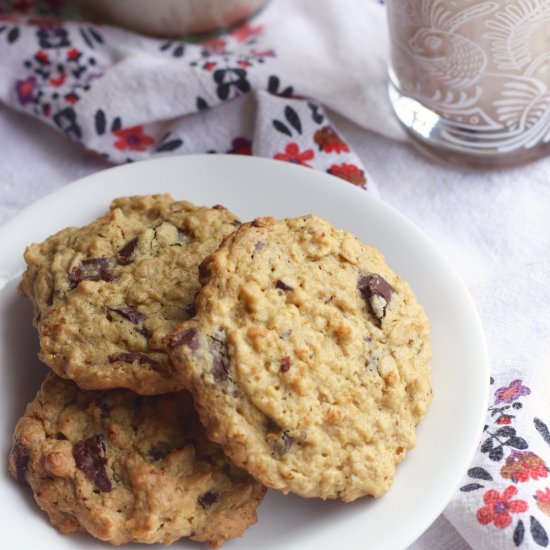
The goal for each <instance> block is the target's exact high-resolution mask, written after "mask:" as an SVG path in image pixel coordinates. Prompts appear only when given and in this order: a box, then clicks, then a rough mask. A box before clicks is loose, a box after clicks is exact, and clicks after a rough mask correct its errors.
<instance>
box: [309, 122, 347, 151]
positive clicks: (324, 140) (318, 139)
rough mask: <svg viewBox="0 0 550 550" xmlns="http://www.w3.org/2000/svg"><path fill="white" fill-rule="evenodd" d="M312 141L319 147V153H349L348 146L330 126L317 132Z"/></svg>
mask: <svg viewBox="0 0 550 550" xmlns="http://www.w3.org/2000/svg"><path fill="white" fill-rule="evenodd" d="M313 141H314V142H315V143H316V144H317V145H318V146H319V151H324V152H325V153H337V154H340V153H349V152H350V151H349V147H348V144H347V143H346V142H345V141H343V140H342V138H341V137H340V136H339V135H338V133H337V132H336V131H335V130H334V129H333V128H331V127H330V126H324V127H323V128H321V129H320V130H317V131H316V132H315V134H314V136H313Z"/></svg>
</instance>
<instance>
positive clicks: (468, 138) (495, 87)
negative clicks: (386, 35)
mask: <svg viewBox="0 0 550 550" xmlns="http://www.w3.org/2000/svg"><path fill="white" fill-rule="evenodd" d="M386 4H387V10H388V24H389V29H390V39H391V64H390V70H389V74H390V84H389V93H390V100H391V103H392V106H393V109H394V111H395V113H396V115H397V118H398V119H399V121H400V122H401V124H402V125H403V126H404V128H405V129H406V130H407V132H408V133H409V135H410V136H411V137H412V138H413V141H414V142H415V143H416V144H417V145H419V146H420V147H421V148H422V149H423V150H424V151H425V152H427V153H429V154H431V155H435V156H436V157H438V158H439V159H442V160H446V161H448V162H452V163H453V164H460V165H466V166H471V167H479V168H497V167H501V166H511V165H515V164H520V163H523V162H527V161H530V160H534V159H536V158H539V157H541V156H544V155H547V154H549V155H550V0H386Z"/></svg>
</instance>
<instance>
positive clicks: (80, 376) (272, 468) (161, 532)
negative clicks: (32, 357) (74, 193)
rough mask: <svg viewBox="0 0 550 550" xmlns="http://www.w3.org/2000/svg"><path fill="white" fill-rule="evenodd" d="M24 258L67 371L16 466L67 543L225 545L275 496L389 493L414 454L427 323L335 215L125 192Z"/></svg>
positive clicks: (45, 392)
mask: <svg viewBox="0 0 550 550" xmlns="http://www.w3.org/2000/svg"><path fill="white" fill-rule="evenodd" d="M25 260H26V262H27V265H28V269H27V272H26V273H25V275H24V276H23V280H22V283H21V285H20V288H21V291H22V293H23V294H25V295H26V296H28V297H29V298H30V299H31V300H32V301H33V303H34V305H35V313H36V315H35V324H36V326H37V328H38V332H39V337H40V347H41V351H40V358H41V359H42V360H43V361H44V362H45V363H46V364H47V365H48V366H50V367H51V369H52V370H53V371H54V373H56V374H54V373H51V374H50V375H48V377H47V379H46V381H45V382H44V384H43V387H42V388H41V390H40V391H39V393H38V395H37V396H36V398H35V400H34V401H33V402H32V403H31V404H30V405H29V406H28V407H27V411H26V413H25V415H24V416H23V417H22V418H21V419H20V421H19V422H18V424H17V426H16V430H15V435H14V445H13V448H12V452H11V454H10V471H11V473H12V475H13V476H14V477H16V478H17V479H19V480H20V481H24V482H25V481H26V482H27V483H29V485H31V488H32V489H33V491H34V494H35V499H36V500H37V502H38V504H39V505H40V506H41V507H42V508H43V509H44V510H46V512H47V513H48V514H49V516H50V521H51V522H52V524H53V525H54V526H55V527H57V528H58V530H60V531H61V532H63V533H67V532H72V531H75V530H85V531H88V532H90V533H91V534H92V535H94V536H96V537H98V538H100V539H102V540H106V541H109V542H112V543H113V544H121V543H124V542H130V541H133V542H163V543H167V544H168V543H170V542H173V541H174V540H176V539H178V538H180V537H185V536H188V537H191V538H192V539H194V540H206V541H209V542H210V544H211V545H213V546H218V545H220V544H222V543H223V542H224V541H225V540H227V539H229V538H231V537H234V536H239V535H240V534H241V533H242V532H243V531H244V530H245V529H246V527H247V526H249V525H250V524H252V523H254V522H255V521H256V512H255V510H256V507H257V506H258V504H259V503H260V502H261V499H262V497H263V494H264V492H265V487H264V486H267V487H272V488H275V489H278V490H280V491H282V492H284V493H287V492H289V491H290V492H294V493H296V494H298V495H301V496H304V497H320V498H323V499H326V498H339V499H341V500H343V501H352V500H355V499H356V498H358V497H361V496H365V495H371V496H375V497H376V496H380V495H381V494H383V493H384V492H385V491H387V490H388V488H389V487H390V485H391V483H392V480H393V476H394V472H395V466H396V464H397V463H399V462H400V461H401V460H402V459H403V457H404V456H405V454H406V452H407V451H408V450H409V449H410V448H412V447H413V446H414V444H415V427H416V424H417V423H418V422H419V421H420V420H421V418H422V417H423V415H424V414H425V412H426V410H427V408H428V406H429V403H430V401H431V372H430V361H431V351H430V341H429V323H428V319H427V317H426V315H425V312H424V310H423V308H422V306H420V304H418V302H417V300H416V298H415V297H414V294H413V293H412V291H411V289H410V287H409V286H408V285H407V283H406V282H405V281H403V279H401V278H400V277H399V276H398V275H396V274H395V273H394V272H393V271H392V270H391V269H390V268H389V267H388V266H387V264H386V263H385V261H384V259H383V257H382V255H381V254H380V253H379V252H378V251H376V250H375V249H374V248H372V247H369V246H367V245H365V244H363V243H361V242H360V241H359V240H358V239H357V238H356V237H354V236H353V235H351V234H350V233H347V232H345V231H341V230H337V229H335V228H334V227H332V226H331V225H330V224H329V223H328V222H326V221H324V220H321V219H320V218H317V217H315V216H305V217H301V218H295V219H288V220H283V221H277V220H274V219H272V218H260V219H257V220H255V221H253V222H251V223H247V224H242V225H241V224H240V222H239V221H238V219H237V218H236V217H235V216H234V215H233V214H232V213H231V212H229V211H228V210H226V209H225V208H223V207H220V206H215V207H213V208H206V207H196V206H194V205H192V204H191V203H188V202H182V201H174V199H172V197H171V196H170V195H152V196H142V197H130V198H122V199H117V200H115V201H113V203H112V204H111V208H110V211H109V212H108V213H107V214H106V215H105V216H103V217H102V218H99V219H98V220H96V221H94V222H92V223H91V224H89V225H87V226H85V227H83V228H68V229H65V230H63V231H61V232H59V233H58V234H56V235H54V236H52V237H50V238H49V239H47V240H46V241H45V242H44V243H42V244H35V245H31V246H30V247H29V248H28V249H27V251H26V253H25ZM64 379H65V380H64ZM186 390H188V391H190V392H191V394H192V396H193V398H191V396H190V394H189V393H187V391H186ZM139 394H141V395H139ZM195 408H196V412H195V410H194V409H195ZM196 413H198V415H197V414H196ZM199 419H200V422H199Z"/></svg>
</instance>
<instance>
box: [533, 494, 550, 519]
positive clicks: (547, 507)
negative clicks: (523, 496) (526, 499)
mask: <svg viewBox="0 0 550 550" xmlns="http://www.w3.org/2000/svg"><path fill="white" fill-rule="evenodd" d="M535 500H536V502H537V506H538V507H539V510H540V511H541V512H543V513H544V514H546V515H547V516H550V488H549V487H546V489H545V490H544V491H537V492H536V493H535Z"/></svg>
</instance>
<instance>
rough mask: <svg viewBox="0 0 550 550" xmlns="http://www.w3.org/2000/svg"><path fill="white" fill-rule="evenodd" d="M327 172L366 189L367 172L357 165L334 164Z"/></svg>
mask: <svg viewBox="0 0 550 550" xmlns="http://www.w3.org/2000/svg"><path fill="white" fill-rule="evenodd" d="M327 172H328V173H329V174H331V175H333V176H336V177H337V178H340V179H343V180H346V181H349V182H350V183H353V185H357V186H359V187H365V184H366V183H367V178H366V177H365V172H363V170H361V169H360V168H359V167H358V166H356V165H355V164H347V163H345V162H343V163H342V164H333V165H332V166H331V167H330V168H329V169H328V170H327Z"/></svg>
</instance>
